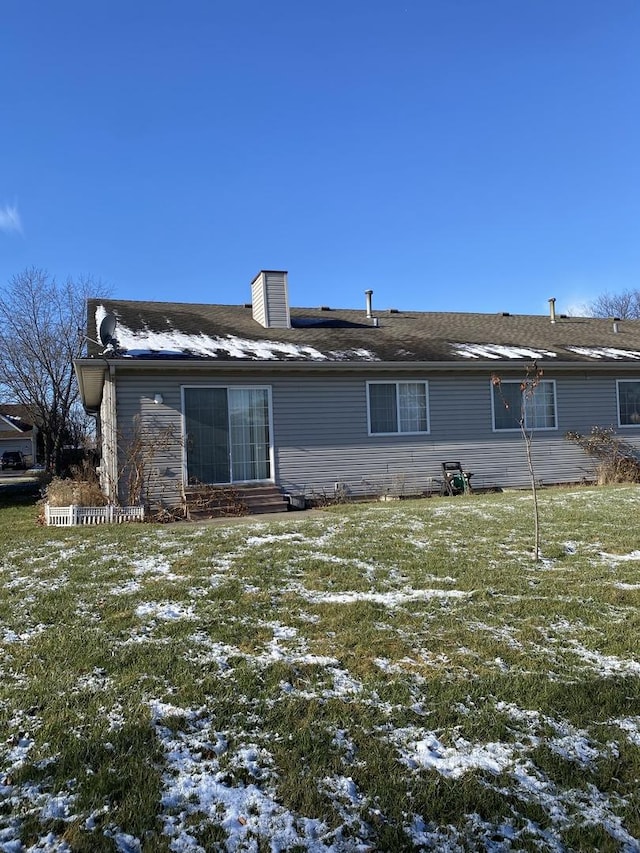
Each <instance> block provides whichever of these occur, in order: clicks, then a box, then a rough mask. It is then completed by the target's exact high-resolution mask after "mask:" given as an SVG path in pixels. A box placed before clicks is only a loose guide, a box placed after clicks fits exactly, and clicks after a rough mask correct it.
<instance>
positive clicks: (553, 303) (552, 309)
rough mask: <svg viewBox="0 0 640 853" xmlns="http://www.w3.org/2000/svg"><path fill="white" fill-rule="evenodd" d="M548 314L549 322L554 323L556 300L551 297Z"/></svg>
mask: <svg viewBox="0 0 640 853" xmlns="http://www.w3.org/2000/svg"><path fill="white" fill-rule="evenodd" d="M549 314H550V316H551V322H552V323H555V321H556V300H555V299H554V298H553V297H552V298H551V299H550V300H549Z"/></svg>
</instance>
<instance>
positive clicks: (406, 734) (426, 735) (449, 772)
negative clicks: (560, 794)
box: [391, 728, 514, 779]
mask: <svg viewBox="0 0 640 853" xmlns="http://www.w3.org/2000/svg"><path fill="white" fill-rule="evenodd" d="M417 734H418V732H417V730H415V729H411V728H409V729H397V730H396V731H395V732H394V733H393V734H392V736H391V739H392V741H393V742H394V743H395V746H396V748H397V749H398V751H399V753H400V757H401V760H402V762H403V763H404V764H406V765H407V766H408V767H411V768H413V769H417V768H419V767H420V768H424V769H432V770H436V771H437V772H438V773H439V774H440V775H441V776H445V777H447V778H449V779H458V778H459V777H460V776H462V775H464V774H465V773H468V772H469V771H470V770H486V771H488V772H489V773H492V774H493V775H498V774H499V773H502V772H503V771H505V770H507V769H508V768H509V767H511V766H512V764H513V761H514V753H513V748H512V747H510V746H507V745H505V744H503V743H486V744H472V743H470V741H468V740H465V739H464V738H458V739H457V740H456V741H455V746H445V745H444V744H443V743H442V742H441V741H440V740H439V739H438V737H437V735H436V734H435V732H423V733H422V734H421V736H417Z"/></svg>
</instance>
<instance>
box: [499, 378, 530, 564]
mask: <svg viewBox="0 0 640 853" xmlns="http://www.w3.org/2000/svg"><path fill="white" fill-rule="evenodd" d="M542 376H543V371H542V368H541V367H538V364H537V363H536V362H535V361H534V362H532V364H529V365H527V369H526V372H525V376H524V378H523V380H522V382H521V383H520V410H519V411H518V412H517V413H514V414H515V417H516V420H517V423H518V426H519V427H520V434H521V435H522V439H523V441H524V449H525V454H526V457H527V467H528V469H529V481H530V483H531V496H532V497H533V558H534V560H535V561H536V563H538V562H539V561H540V512H539V509H538V484H537V482H536V472H535V468H534V465H533V453H532V443H533V428H532V427H529V426H527V406H528V405H529V404H530V402H531V401H532V400H533V397H534V395H535V393H536V388H537V387H538V386H539V385H540V383H541V382H542ZM491 382H492V384H493V385H494V386H496V387H497V388H498V390H499V392H500V395H501V397H502V402H503V404H504V407H505V409H510V408H511V406H510V403H509V401H508V400H507V399H506V398H505V397H504V395H503V394H502V378H501V377H500V376H498V375H497V374H495V373H494V374H493V375H492V377H491Z"/></svg>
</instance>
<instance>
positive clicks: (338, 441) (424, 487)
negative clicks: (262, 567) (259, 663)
mask: <svg viewBox="0 0 640 853" xmlns="http://www.w3.org/2000/svg"><path fill="white" fill-rule="evenodd" d="M503 378H505V379H507V378H520V377H519V376H518V375H514V376H513V377H508V376H505V377H503ZM616 378H618V377H617V374H615V373H612V374H610V375H588V374H581V375H562V374H557V375H552V374H551V373H550V372H548V373H547V374H545V379H554V380H555V381H556V401H557V411H556V415H557V423H558V428H557V429H555V430H543V431H538V432H536V433H535V434H534V439H533V455H534V462H535V467H536V477H537V479H538V481H539V482H541V483H543V484H553V483H568V482H581V481H583V480H589V479H591V478H592V477H593V473H594V463H593V460H591V459H589V458H587V457H586V456H585V455H584V454H583V452H582V451H581V450H580V449H579V448H578V447H577V446H576V445H575V444H573V443H571V442H569V441H567V439H566V438H565V433H566V432H567V431H568V430H573V431H577V432H581V433H588V432H589V431H590V430H591V428H592V427H593V426H595V425H597V426H602V427H609V426H612V425H615V424H616V423H617V398H616ZM629 378H633V377H629ZM367 380H369V381H375V380H381V381H390V382H391V381H397V380H400V381H403V382H404V381H408V382H410V381H425V380H426V381H427V382H428V384H429V410H430V432H429V433H428V434H420V435H402V434H399V435H384V436H379V435H368V430H367V392H366V382H367ZM183 385H190V386H194V385H195V386H197V385H203V386H206V385H228V386H243V385H245V386H247V385H253V386H257V385H259V386H268V387H270V388H271V395H272V400H271V403H272V411H273V424H272V426H273V434H272V436H271V438H272V442H273V445H274V471H273V472H272V474H273V479H274V480H275V482H276V483H278V485H280V486H281V487H282V488H283V489H284V490H285V491H291V492H295V493H304V494H306V495H307V496H310V497H311V496H316V497H320V496H322V495H325V496H330V495H333V494H334V491H335V487H336V484H338V487H339V488H340V490H341V491H342V490H343V491H344V492H346V493H347V494H352V495H354V496H356V495H364V494H369V495H376V494H384V493H405V494H417V493H422V492H424V491H431V490H437V489H438V488H439V481H440V476H441V463H442V462H444V461H459V462H461V463H462V465H463V467H464V468H465V469H466V470H468V471H471V472H473V475H474V476H473V478H472V483H474V484H476V485H477V486H479V487H489V486H496V487H502V488H505V487H518V486H526V485H527V484H528V482H529V475H528V469H527V463H526V457H525V451H524V445H523V440H522V437H521V435H520V434H519V433H518V432H496V431H494V430H493V421H492V409H491V384H490V373H489V372H487V373H486V374H473V375H470V374H465V375H453V374H439V375H438V374H431V375H430V374H428V372H424V373H422V372H416V373H411V374H409V373H407V374H402V375H401V376H398V375H396V374H389V373H382V372H380V373H376V372H371V373H369V372H367V373H366V374H360V375H356V374H355V373H354V374H329V373H328V372H326V373H325V372H321V373H320V372H318V373H316V372H313V373H312V372H309V373H306V374H305V373H298V374H295V375H294V374H292V375H289V376H283V375H279V374H278V375H276V374H272V375H268V374H266V373H262V372H261V373H260V374H259V375H258V376H256V375H255V374H253V375H249V376H247V378H242V376H241V375H239V374H224V373H220V374H214V373H213V372H212V375H211V377H210V378H207V377H205V376H203V374H201V373H198V374H196V373H191V374H190V373H188V372H187V371H185V373H184V374H180V375H175V376H173V375H164V376H163V375H162V374H160V373H154V374H151V373H150V374H148V375H147V376H145V375H144V374H142V373H140V374H137V375H135V376H134V375H130V374H122V375H121V376H120V377H118V392H117V409H118V425H119V430H120V432H121V433H122V432H125V433H126V432H127V431H129V432H130V431H131V424H132V423H133V419H134V417H135V416H138V417H139V420H140V424H141V427H142V432H143V434H144V435H145V436H147V438H149V439H151V437H154V436H155V437H156V440H155V441H154V442H153V444H154V448H153V454H152V458H151V459H150V460H149V461H148V465H147V468H146V475H147V483H148V489H147V492H148V494H147V497H148V499H149V501H150V502H152V503H154V502H155V503H165V504H167V505H176V504H179V503H180V501H181V499H182V489H183V485H182V480H183V458H182V411H181V406H182V396H181V389H182V386H183ZM157 393H161V394H162V395H163V402H162V403H161V404H157V403H154V395H155V394H157ZM622 435H623V438H624V439H625V440H627V441H631V442H633V443H635V444H636V445H637V446H638V447H640V427H638V428H637V429H635V428H630V429H625V430H624V432H623V433H622ZM158 437H162V440H158Z"/></svg>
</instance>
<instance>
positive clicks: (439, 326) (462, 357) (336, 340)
mask: <svg viewBox="0 0 640 853" xmlns="http://www.w3.org/2000/svg"><path fill="white" fill-rule="evenodd" d="M105 312H110V313H113V314H114V315H115V316H116V317H117V321H118V322H117V327H116V331H115V337H116V339H117V340H118V342H119V345H120V348H119V350H118V351H117V352H116V353H110V354H109V355H110V357H115V358H123V359H132V358H135V359H149V358H173V359H175V358H179V359H203V358H204V359H207V358H210V359H212V360H215V361H256V360H265V359H266V360H271V361H274V360H276V361H316V362H317V361H326V362H345V361H353V362H371V361H374V362H405V363H406V362H422V363H429V362H460V363H467V364H470V363H476V364H477V363H478V362H479V361H486V362H488V363H490V362H491V361H495V360H505V359H506V360H514V361H516V362H517V361H521V362H529V361H531V360H533V359H536V360H538V361H542V362H547V363H548V362H550V361H554V360H555V361H558V362H560V361H561V362H575V363H585V362H586V363H592V364H593V363H596V362H599V363H602V362H603V361H613V362H624V361H627V362H634V361H638V362H639V368H640V321H633V320H625V321H622V322H620V323H618V324H617V325H618V332H615V331H614V324H613V322H612V321H611V320H601V319H595V318H587V317H563V316H558V317H557V320H556V322H555V323H552V322H551V320H550V318H549V316H547V315H521V314H514V315H508V314H506V315H505V314H471V313H468V314H467V313H445V312H418V311H398V312H389V311H379V312H377V313H376V314H375V316H376V317H377V318H378V326H377V327H375V326H374V325H373V322H372V320H371V319H367V317H366V315H365V312H364V311H362V310H361V311H355V310H343V309H332V310H328V309H320V308H292V309H291V322H292V328H291V329H265V328H263V327H262V326H261V325H260V324H258V323H257V322H256V321H255V320H254V319H253V317H252V312H251V307H250V306H234V305H198V304H192V303H173V302H137V301H124V300H89V303H88V329H87V333H88V336H89V338H93V339H94V341H97V340H98V334H99V330H98V327H99V323H100V320H101V318H102V317H103V316H104V315H105ZM374 313H375V312H374ZM100 352H102V347H101V346H99V345H98V344H96V343H92V342H90V343H89V348H88V355H89V356H91V355H94V356H95V355H98V354H99V353H100Z"/></svg>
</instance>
